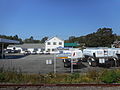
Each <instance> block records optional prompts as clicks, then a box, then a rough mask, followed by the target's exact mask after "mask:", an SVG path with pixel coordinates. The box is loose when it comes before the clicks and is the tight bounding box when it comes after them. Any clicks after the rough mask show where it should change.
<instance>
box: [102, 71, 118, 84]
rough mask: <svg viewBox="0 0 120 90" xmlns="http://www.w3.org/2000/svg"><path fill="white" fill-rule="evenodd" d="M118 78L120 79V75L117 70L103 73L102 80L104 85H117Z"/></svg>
mask: <svg viewBox="0 0 120 90" xmlns="http://www.w3.org/2000/svg"><path fill="white" fill-rule="evenodd" d="M118 78H120V73H118V72H117V71H115V70H107V71H106V72H104V73H103V75H102V77H101V80H102V81H103V82H104V83H116V82H117V81H118Z"/></svg>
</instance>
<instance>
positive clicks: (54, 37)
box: [45, 36, 64, 42]
mask: <svg viewBox="0 0 120 90" xmlns="http://www.w3.org/2000/svg"><path fill="white" fill-rule="evenodd" d="M55 37H56V36H55ZM55 37H51V38H49V39H47V40H46V41H45V42H47V41H49V40H51V39H53V38H55ZM56 38H58V39H60V40H61V41H64V40H62V39H61V38H59V37H56Z"/></svg>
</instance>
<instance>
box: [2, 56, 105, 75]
mask: <svg viewBox="0 0 120 90" xmlns="http://www.w3.org/2000/svg"><path fill="white" fill-rule="evenodd" d="M49 59H51V60H52V62H53V59H54V56H53V55H27V56H24V55H22V54H12V55H7V56H6V59H0V67H4V68H5V69H13V68H15V69H17V70H19V69H21V70H22V72H24V73H42V74H44V73H49V72H53V63H52V64H51V65H47V64H46V60H49ZM56 61H57V73H69V72H70V68H64V65H63V62H62V60H60V59H57V60H56ZM94 69H95V70H99V69H104V68H100V67H90V66H89V65H88V64H87V63H86V62H82V64H81V66H80V67H79V68H78V67H75V68H74V72H81V73H85V72H88V71H90V70H94Z"/></svg>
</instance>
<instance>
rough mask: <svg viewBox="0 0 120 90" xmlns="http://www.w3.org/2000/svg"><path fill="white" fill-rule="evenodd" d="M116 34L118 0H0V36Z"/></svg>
mask: <svg viewBox="0 0 120 90" xmlns="http://www.w3.org/2000/svg"><path fill="white" fill-rule="evenodd" d="M104 27H107V28H112V30H113V33H116V34H117V35H120V0H0V34H1V35H8V36H10V35H12V36H14V35H18V36H19V37H20V38H22V39H25V38H29V37H30V36H33V37H34V39H39V40H40V39H41V38H43V37H45V36H48V37H53V36H58V37H60V38H62V39H64V40H65V39H68V37H70V36H76V37H79V36H83V35H87V34H89V33H93V32H96V31H97V29H98V28H104Z"/></svg>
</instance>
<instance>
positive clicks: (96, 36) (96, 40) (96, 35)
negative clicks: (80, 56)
mask: <svg viewBox="0 0 120 90" xmlns="http://www.w3.org/2000/svg"><path fill="white" fill-rule="evenodd" d="M115 40H120V36H119V35H116V34H114V33H113V31H112V28H99V29H98V30H97V31H96V32H93V33H90V34H87V35H85V36H80V37H75V36H70V37H69V39H68V40H65V42H67V43H79V44H80V45H81V46H86V47H110V46H111V44H113V42H114V41H115Z"/></svg>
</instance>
